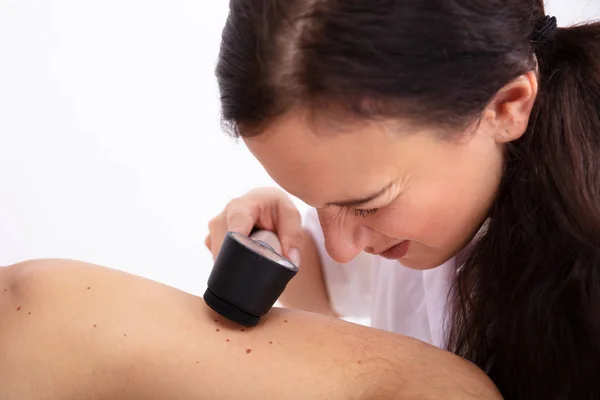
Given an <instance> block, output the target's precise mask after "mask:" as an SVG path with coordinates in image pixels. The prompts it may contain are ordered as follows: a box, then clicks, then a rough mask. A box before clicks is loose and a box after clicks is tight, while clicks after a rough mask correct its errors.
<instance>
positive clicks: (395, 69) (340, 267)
mask: <svg viewBox="0 0 600 400" xmlns="http://www.w3.org/2000/svg"><path fill="white" fill-rule="evenodd" d="M217 76H218V79H219V84H220V89H221V99H222V108H223V118H224V121H225V122H226V125H227V126H228V127H229V128H231V131H232V133H233V134H234V135H236V136H241V137H242V138H243V140H244V141H245V143H246V145H247V146H248V148H249V149H250V151H251V152H252V153H253V154H254V156H255V157H256V158H257V159H258V160H259V161H260V162H261V164H262V165H263V166H264V168H265V169H266V171H267V172H268V173H269V174H270V176H271V177H272V178H273V179H274V180H275V181H276V182H277V183H278V184H279V185H280V186H281V187H282V188H283V189H285V190H286V191H287V192H289V193H291V194H293V195H295V196H297V197H298V198H300V199H302V200H303V201H305V202H306V203H307V204H309V205H310V206H312V207H313V208H314V209H316V210H317V213H318V218H319V221H320V226H318V225H319V224H316V217H315V213H314V212H312V213H311V214H310V215H309V217H308V221H307V224H306V225H305V227H304V231H306V230H307V231H308V233H309V234H305V235H302V232H303V230H302V229H303V228H301V226H300V218H299V216H298V213H297V211H295V210H293V206H292V205H291V203H290V201H289V200H287V199H286V197H285V196H284V195H283V194H281V193H278V192H274V191H265V190H258V191H254V192H251V193H250V194H248V195H247V196H244V197H242V198H239V199H236V200H234V201H232V202H231V203H230V204H229V205H228V206H227V207H226V208H225V210H224V211H223V213H221V215H219V216H218V217H217V218H215V219H214V220H213V221H212V222H211V224H210V231H211V233H210V236H209V237H208V238H207V246H208V247H209V248H210V249H211V250H212V251H213V254H214V253H216V252H217V251H218V249H219V247H220V242H221V240H222V237H223V235H224V232H225V231H226V230H236V231H239V232H241V233H248V232H249V231H250V229H251V228H252V227H253V226H257V227H260V228H264V229H271V230H275V231H277V233H278V235H279V236H280V237H281V240H282V243H283V247H284V249H285V252H286V254H287V255H288V257H290V258H291V259H296V260H299V262H300V268H301V271H300V273H299V275H298V277H297V278H296V279H294V280H293V281H292V282H291V284H290V285H289V288H288V290H287V291H286V293H284V296H283V297H282V304H284V305H286V306H288V307H294V308H300V309H305V310H311V311H316V312H321V313H324V314H338V315H356V314H370V316H371V319H372V324H373V325H374V326H375V327H378V328H384V329H387V330H391V331H394V332H398V333H403V334H407V335H411V336H414V337H417V338H419V339H422V340H426V341H429V342H431V343H433V344H435V345H437V346H440V347H443V348H445V349H447V350H449V351H451V352H454V353H455V354H458V355H460V356H462V357H464V358H466V359H467V360H470V361H472V362H473V363H475V364H476V365H477V366H479V367H480V368H481V369H483V370H484V371H485V372H486V373H487V374H488V375H489V376H490V377H491V378H492V380H493V381H494V382H495V383H496V385H497V386H498V387H499V389H500V391H501V392H502V394H503V395H504V396H505V397H506V398H519V399H521V398H522V399H533V398H535V399H554V398H556V399H567V398H568V399H584V398H585V399H589V398H600V381H598V380H597V373H598V371H599V370H600V24H599V23H592V24H587V25H581V26H576V27H570V28H557V26H556V19H555V18H551V17H549V16H546V15H545V11H544V6H543V4H542V2H541V1H539V0H511V1H506V0H503V1H499V0H455V1H448V0H420V1H409V0H396V1H372V0H346V1H329V0H313V1H287V0H285V1H284V0H279V1H278V0H260V1H255V0H232V1H231V2H230V15H229V19H228V22H227V25H226V28H225V30H224V34H223V42H222V47H221V54H220V60H219V63H218V66H217ZM435 267H437V268H435Z"/></svg>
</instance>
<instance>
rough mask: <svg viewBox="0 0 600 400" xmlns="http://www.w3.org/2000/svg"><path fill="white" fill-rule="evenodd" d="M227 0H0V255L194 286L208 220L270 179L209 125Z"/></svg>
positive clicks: (199, 278) (215, 123) (588, 3)
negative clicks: (83, 264) (95, 266)
mask: <svg viewBox="0 0 600 400" xmlns="http://www.w3.org/2000/svg"><path fill="white" fill-rule="evenodd" d="M227 3H228V2H227V1H225V0H220V1H210V2H209V1H191V0H171V1H168V2H167V1H162V2H158V1H141V0H119V1H116V0H107V1H103V2H91V1H80V0H79V1H76V0H0V55H1V57H2V58H1V60H2V61H0V265H6V264H9V263H13V262H17V261H20V260H24V259H30V258H38V257H66V258H75V259H81V260H86V261H90V262H94V263H100V264H103V265H107V266H111V267H114V268H118V269H122V270H125V271H129V272H132V273H135V274H139V275H142V276H146V277H149V278H151V279H155V280H158V281H161V282H164V283H167V284H170V285H173V286H175V287H178V288H180V289H183V290H186V291H189V292H192V293H196V294H200V293H202V292H203V290H204V287H205V282H206V278H207V274H208V272H209V270H210V267H211V265H212V262H211V258H210V255H209V253H208V251H206V250H205V249H204V246H203V241H204V237H205V235H206V233H207V222H208V220H209V219H210V218H211V217H212V216H213V215H214V214H215V213H217V212H218V211H219V210H220V209H221V208H222V207H223V205H224V204H225V203H226V202H227V201H228V200H229V199H230V198H232V197H234V196H236V195H239V194H242V193H244V192H245V191H247V190H249V189H250V188H252V187H256V186H263V185H270V184H272V181H271V180H270V178H269V177H268V176H267V175H266V174H265V173H264V171H263V170H262V169H261V168H260V165H259V164H258V163H257V162H256V161H255V160H253V159H252V157H251V156H250V154H249V153H248V152H247V151H246V149H245V148H244V146H243V145H242V144H236V143H235V142H234V141H233V140H232V139H230V138H229V137H227V136H226V135H224V134H223V133H221V132H220V127H219V104H218V93H217V88H216V82H215V79H214V74H213V69H214V63H215V59H216V55H217V51H218V46H219V41H220V33H221V28H222V25H223V23H224V21H225V17H226V12H227V7H228V6H227ZM599 3H600V1H599V0H580V1H573V0H553V1H551V2H550V4H549V13H551V14H555V15H557V17H559V23H560V24H561V25H565V24H568V23H570V22H573V21H577V20H583V19H588V18H592V17H598V16H600V4H599ZM297 204H299V205H300V206H302V204H301V203H300V202H297ZM303 208H304V209H305V207H303Z"/></svg>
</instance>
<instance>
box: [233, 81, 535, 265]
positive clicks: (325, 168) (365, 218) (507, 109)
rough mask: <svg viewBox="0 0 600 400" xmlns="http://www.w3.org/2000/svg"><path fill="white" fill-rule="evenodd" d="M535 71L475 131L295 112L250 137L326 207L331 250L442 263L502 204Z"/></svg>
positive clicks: (281, 180)
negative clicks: (507, 159)
mask: <svg viewBox="0 0 600 400" xmlns="http://www.w3.org/2000/svg"><path fill="white" fill-rule="evenodd" d="M536 95H537V80H536V77H535V74H534V73H533V72H531V73H528V74H527V75H524V76H521V77H519V78H518V79H516V80H515V81H513V82H511V83H510V84H508V85H507V86H506V87H505V88H503V89H502V90H501V91H500V92H499V93H498V94H497V95H496V97H495V99H494V100H493V101H492V102H491V103H490V105H489V106H488V108H487V109H486V111H485V112H484V113H483V115H482V117H481V120H480V121H479V123H478V124H477V125H476V126H474V127H473V128H471V129H469V130H468V131H467V132H459V133H454V134H453V133H448V132H447V133H446V135H442V134H440V132H439V131H436V130H434V129H432V128H415V127H414V126H410V125H409V124H403V123H402V121H396V120H362V121H352V122H348V121H346V122H345V123H344V122H340V123H336V124H334V123H332V122H331V121H334V119H330V120H327V118H326V116H320V118H319V119H318V120H316V119H314V118H311V117H309V114H308V113H307V112H305V111H304V110H303V109H293V110H291V111H289V112H288V113H286V114H284V115H282V116H281V117H279V118H278V119H277V120H275V121H273V122H272V123H271V124H270V125H269V126H268V129H266V130H265V131H264V132H262V133H261V134H260V135H258V136H255V137H252V138H246V139H244V140H245V143H246V145H247V146H248V148H249V149H250V151H251V152H252V153H253V154H254V156H255V157H256V158H257V159H258V160H259V161H260V163H261V164H262V165H263V167H264V168H265V169H266V171H267V172H268V173H269V175H270V176H271V177H272V178H273V179H274V180H275V181H276V182H277V183H278V184H279V185H280V186H281V187H282V188H283V189H285V190H286V191H288V192H289V193H290V194H292V195H294V196H296V197H298V198H300V199H301V200H303V201H304V202H306V203H307V204H309V205H310V206H312V207H315V208H316V209H317V210H318V212H319V218H320V221H321V226H322V228H323V232H324V235H325V245H326V248H327V252H328V253H329V255H330V256H331V257H332V258H333V259H334V260H336V261H337V262H340V263H346V262H349V261H350V260H352V259H353V258H354V257H355V256H356V255H357V254H358V253H360V252H361V251H366V252H368V253H372V254H377V255H381V256H383V257H386V258H391V259H398V260H399V261H401V262H402V264H403V265H405V266H407V267H410V268H415V269H428V268H434V267H436V266H438V265H440V264H442V263H444V262H445V261H447V260H448V259H450V258H451V257H452V256H454V255H455V254H456V253H457V252H458V251H460V250H461V249H462V248H463V247H464V246H465V245H466V244H468V242H469V241H470V240H471V239H472V238H473V236H474V235H475V234H476V233H477V231H478V230H479V229H480V227H481V225H482V224H483V222H484V221H485V219H486V216H487V215H488V212H489V209H490V207H491V205H492V203H493V201H494V198H495V195H496V192H497V190H498V186H499V183H500V178H501V174H502V168H503V146H504V144H505V143H506V142H509V141H511V140H515V139H517V138H518V137H520V136H521V135H522V134H523V132H524V131H525V129H526V127H527V123H528V119H529V114H530V112H531V108H532V107H533V103H534V101H535V97H536Z"/></svg>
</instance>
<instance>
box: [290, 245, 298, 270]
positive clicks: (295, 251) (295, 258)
mask: <svg viewBox="0 0 600 400" xmlns="http://www.w3.org/2000/svg"><path fill="white" fill-rule="evenodd" d="M290 261H291V262H292V263H294V265H296V266H297V267H298V266H300V252H299V251H298V249H291V250H290Z"/></svg>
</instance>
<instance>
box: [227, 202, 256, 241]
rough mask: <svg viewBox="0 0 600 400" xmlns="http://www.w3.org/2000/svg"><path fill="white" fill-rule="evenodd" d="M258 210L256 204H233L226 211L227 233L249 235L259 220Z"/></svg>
mask: <svg viewBox="0 0 600 400" xmlns="http://www.w3.org/2000/svg"><path fill="white" fill-rule="evenodd" d="M258 209H259V206H258V205H257V204H255V203H250V204H248V202H247V201H246V202H245V203H239V202H231V203H230V204H229V205H228V206H227V209H226V210H225V222H226V226H227V231H229V232H236V233H240V234H242V235H246V236H247V235H249V234H250V232H251V231H252V228H253V227H254V225H255V224H256V221H257V220H258V217H259V215H258V213H259V212H258Z"/></svg>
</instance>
